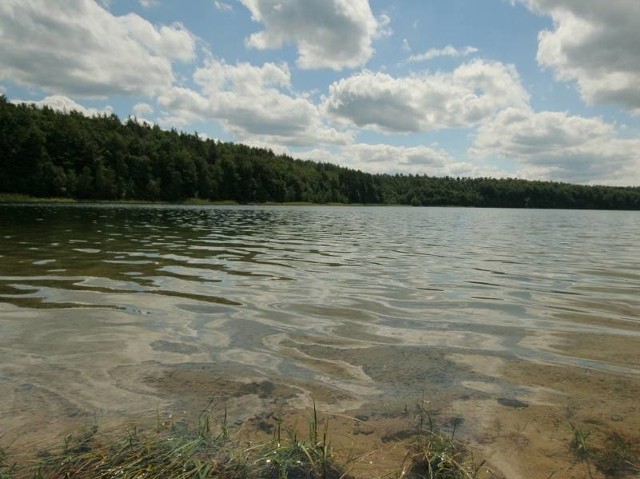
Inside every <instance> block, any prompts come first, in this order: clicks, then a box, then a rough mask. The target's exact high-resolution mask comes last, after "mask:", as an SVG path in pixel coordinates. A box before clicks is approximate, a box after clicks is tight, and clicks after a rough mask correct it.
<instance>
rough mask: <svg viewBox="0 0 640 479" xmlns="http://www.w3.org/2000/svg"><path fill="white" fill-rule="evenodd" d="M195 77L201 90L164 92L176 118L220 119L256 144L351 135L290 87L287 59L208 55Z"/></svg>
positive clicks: (163, 101)
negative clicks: (260, 61) (258, 61)
mask: <svg viewBox="0 0 640 479" xmlns="http://www.w3.org/2000/svg"><path fill="white" fill-rule="evenodd" d="M194 80H195V82H196V83H197V84H198V86H199V88H200V91H195V90H192V89H187V88H181V87H174V88H172V89H171V90H168V91H167V92H165V93H163V94H162V95H160V96H159V98H158V103H159V104H160V105H161V106H162V107H163V108H165V109H167V110H168V111H169V112H170V113H169V114H168V116H169V117H171V121H174V122H175V121H177V122H178V124H187V123H189V122H192V121H196V120H199V121H202V120H211V119H216V120H218V121H220V122H221V123H222V125H223V126H224V127H225V129H226V130H227V131H229V132H231V133H233V134H234V135H236V136H237V137H238V139H240V140H241V141H251V142H253V143H255V142H260V141H262V142H267V141H270V142H271V143H275V144H289V145H311V144H316V143H328V144H345V143H348V142H350V141H351V140H352V136H351V135H350V134H348V133H344V132H340V131H338V130H336V129H334V128H332V127H330V126H329V125H327V124H326V123H325V122H324V121H323V119H322V117H321V114H320V110H319V108H318V107H317V106H316V105H314V104H313V103H312V102H310V101H309V99H308V98H305V97H304V96H302V95H295V94H293V93H291V92H290V89H291V75H290V72H289V68H288V67H287V66H286V65H284V64H280V65H277V64H274V63H266V64H264V65H263V66H261V67H258V66H254V65H250V64H248V63H238V64H235V65H231V64H228V63H225V62H223V61H219V60H215V59H209V60H207V61H206V62H205V64H204V65H203V66H202V67H201V68H198V69H197V70H196V72H195V74H194ZM166 121H167V118H164V119H163V122H165V123H166Z"/></svg>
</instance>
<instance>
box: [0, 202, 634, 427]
mask: <svg viewBox="0 0 640 479" xmlns="http://www.w3.org/2000/svg"><path fill="white" fill-rule="evenodd" d="M0 225H1V228H2V229H1V230H0V393H1V394H2V396H3V398H5V400H3V401H2V404H1V405H0V423H4V424H9V425H10V426H11V427H14V428H16V430H20V429H21V428H22V429H24V428H27V427H28V426H26V425H28V424H29V422H30V421H34V420H35V419H34V417H36V416H37V417H40V416H42V417H40V419H41V420H45V419H43V418H46V417H47V415H49V414H50V415H52V416H55V415H60V414H61V412H62V414H66V415H68V416H72V417H73V416H74V415H83V414H92V413H94V412H96V411H102V412H105V411H106V412H116V413H124V412H135V411H142V410H148V409H149V408H154V407H158V405H163V406H168V405H171V404H178V403H179V400H180V394H181V393H183V392H184V391H178V390H173V391H172V390H171V388H169V389H166V388H165V389H163V388H162V387H160V386H159V384H164V383H165V382H166V380H165V379H166V377H165V376H166V374H167V371H175V368H177V367H179V368H181V369H180V370H181V371H184V370H188V369H191V370H192V371H193V370H196V369H198V368H201V369H202V370H205V368H206V371H209V372H210V376H211V377H213V376H216V377H217V378H218V380H219V378H220V377H222V376H225V375H226V376H228V377H232V376H233V377H236V378H243V379H251V378H257V379H259V380H264V379H265V378H268V379H269V380H270V381H274V382H276V383H278V384H281V385H285V384H286V385H289V386H291V387H293V388H294V391H297V393H296V394H298V395H299V397H300V398H301V399H300V400H304V399H305V398H307V399H308V398H309V397H311V396H314V397H316V396H318V395H319V396H321V397H323V398H325V402H327V403H329V404H331V403H332V404H333V405H332V407H333V409H334V410H340V409H341V408H343V409H347V408H351V407H355V406H357V405H358V404H361V403H364V402H366V401H372V400H375V399H376V398H386V399H390V398H396V399H398V400H399V401H402V400H406V398H408V397H411V396H412V395H413V396H416V395H417V396H419V395H421V394H423V393H424V391H425V390H427V391H429V392H430V394H432V395H433V396H434V401H436V399H437V398H440V400H441V401H443V403H450V402H452V401H455V400H461V399H462V400H468V399H469V398H486V397H495V396H496V395H509V394H516V393H518V392H522V391H523V390H524V389H522V387H523V385H518V384H513V383H511V382H509V380H508V379H507V377H506V376H505V374H503V372H501V371H504V368H505V367H507V368H508V365H509V364H510V362H511V361H516V360H522V361H525V362H527V363H531V364H547V365H549V364H550V365H565V366H571V367H573V368H579V369H585V370H590V371H601V372H607V373H609V374H621V375H623V376H625V377H631V378H636V379H637V378H638V377H639V376H640V362H636V361H635V359H636V357H637V356H634V355H633V354H632V353H630V355H627V356H625V355H619V356H616V355H614V356H613V357H610V356H608V355H605V354H594V355H589V354H588V351H586V352H585V351H582V353H580V351H576V350H568V349H565V347H564V345H566V344H568V342H570V341H571V340H572V339H575V338H579V337H580V336H581V335H585V338H586V337H587V336H588V337H593V336H594V335H595V336H596V337H601V338H612V339H616V340H625V341H626V340H628V341H629V344H632V345H633V344H635V345H636V346H637V345H638V339H639V338H640V318H639V316H640V315H639V312H640V295H639V294H638V291H640V248H638V246H637V239H638V238H639V237H640V215H638V213H634V212H595V211H540V210H485V209H458V208H443V209H436V208H393V207H381V208H374V207H371V208H356V207H353V208H352V207H161V206H130V207H123V206H118V207H115V206H95V205H93V206H79V205H56V206H33V205H31V206H1V207H0ZM634 341H635V343H634ZM593 343H594V345H596V344H597V341H594V342H593ZM594 347H597V346H594ZM620 358H622V359H620ZM624 358H629V360H626V359H624ZM639 359H640V358H639ZM189 365H191V366H189ZM172 368H174V369H172ZM194 374H195V373H194ZM198 377H199V379H198V381H199V383H200V384H205V385H206V381H205V380H204V379H203V377H204V375H203V374H200V376H198ZM152 378H155V379H154V380H152ZM162 378H165V379H162ZM194 381H195V380H194ZM209 386H210V387H211V388H213V387H214V386H215V384H213V383H212V384H210V385H209ZM184 387H186V386H185V385H181V386H180V388H184ZM180 388H178V389H180ZM203 388H204V386H203ZM205 389H206V388H205ZM200 392H201V393H202V394H211V393H212V392H211V390H204V389H203V390H202V391H200ZM531 394H533V392H531ZM294 396H295V394H294Z"/></svg>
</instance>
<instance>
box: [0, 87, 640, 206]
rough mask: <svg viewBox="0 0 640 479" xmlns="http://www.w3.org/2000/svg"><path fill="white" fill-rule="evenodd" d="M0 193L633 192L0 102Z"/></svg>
mask: <svg viewBox="0 0 640 479" xmlns="http://www.w3.org/2000/svg"><path fill="white" fill-rule="evenodd" d="M0 193H4V194H18V195H29V196H33V197H40V198H52V197H61V198H73V199H78V200H88V201H97V200H114V201H118V200H120V201H122V200H131V201H135V200H140V201H162V202H179V201H185V200H187V199H194V198H196V199H201V200H206V201H234V202H238V203H264V202H309V203H358V204H393V205H413V206H475V207H508V208H589V209H633V210H640V187H610V186H586V185H574V184H567V183H558V182H548V181H528V180H522V179H513V178H508V179H495V178H453V177H434V176H426V175H406V174H395V175H389V174H371V173H366V172H362V171H357V170H353V169H349V168H345V167H341V166H338V165H335V164H332V163H330V162H324V163H318V162H313V161H301V160H296V159H294V158H291V157H290V156H287V155H276V154H274V153H273V151H271V150H269V149H264V148H254V147H250V146H246V145H243V144H235V143H224V142H220V141H216V140H212V139H205V138H201V137H200V136H198V134H197V133H184V132H178V131H177V130H175V129H172V130H169V131H167V130H163V129H161V128H160V127H158V126H157V125H155V126H149V125H147V124H143V123H140V122H138V121H136V120H135V119H128V120H126V121H121V120H120V118H119V117H118V116H117V115H115V114H110V115H109V114H103V115H99V116H92V117H87V116H84V115H82V114H81V113H79V112H75V111H72V112H64V113H63V112H59V111H55V110H53V109H51V108H48V107H44V108H38V107H35V106H33V105H26V104H13V103H11V102H9V101H8V100H7V98H6V97H5V96H4V95H0Z"/></svg>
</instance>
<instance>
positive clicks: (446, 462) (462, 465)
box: [400, 399, 485, 479]
mask: <svg viewBox="0 0 640 479" xmlns="http://www.w3.org/2000/svg"><path fill="white" fill-rule="evenodd" d="M424 404H425V402H424V399H423V401H422V402H420V403H419V404H418V413H417V417H416V419H417V434H416V437H415V438H414V440H413V442H412V444H410V446H409V448H408V451H407V454H406V456H405V458H404V461H403V464H402V470H401V472H400V477H402V478H410V479H476V478H478V477H479V474H480V471H481V469H482V467H483V466H484V464H485V461H482V462H480V463H476V462H475V461H474V458H473V455H472V454H471V452H470V451H469V449H468V448H467V447H466V446H465V445H464V444H463V443H462V442H459V441H458V440H456V438H455V434H456V430H457V428H458V426H459V425H460V424H461V423H462V420H461V418H454V420H453V422H452V431H451V432H450V433H449V434H446V433H444V432H442V431H439V430H438V428H437V426H436V422H435V421H434V419H433V415H432V414H431V413H430V412H429V411H428V410H427V409H425V407H424Z"/></svg>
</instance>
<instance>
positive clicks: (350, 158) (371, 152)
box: [294, 143, 512, 178]
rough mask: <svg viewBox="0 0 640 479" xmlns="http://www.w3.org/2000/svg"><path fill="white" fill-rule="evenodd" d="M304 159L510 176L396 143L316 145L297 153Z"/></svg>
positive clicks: (388, 169)
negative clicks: (321, 147)
mask: <svg viewBox="0 0 640 479" xmlns="http://www.w3.org/2000/svg"><path fill="white" fill-rule="evenodd" d="M294 156H296V157H298V158H302V159H306V160H313V161H319V162H331V163H337V164H340V165H342V166H346V167H349V168H355V169H358V170H361V171H367V172H371V173H388V174H395V173H402V174H415V175H429V176H454V177H479V176H492V177H494V178H498V177H505V176H512V174H509V173H507V172H505V171H503V170H500V169H499V168H497V167H495V166H492V165H489V164H486V163H483V162H481V161H476V162H469V161H460V160H458V159H456V158H454V157H453V156H451V155H450V154H449V153H448V152H447V151H445V150H443V149H442V148H439V147H437V146H397V145H388V144H384V143H377V144H367V143H355V144H352V145H346V146H341V147H338V148H334V149H331V150H326V149H320V148H316V149H313V150H310V151H305V152H297V153H296V154H295V155H294Z"/></svg>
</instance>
